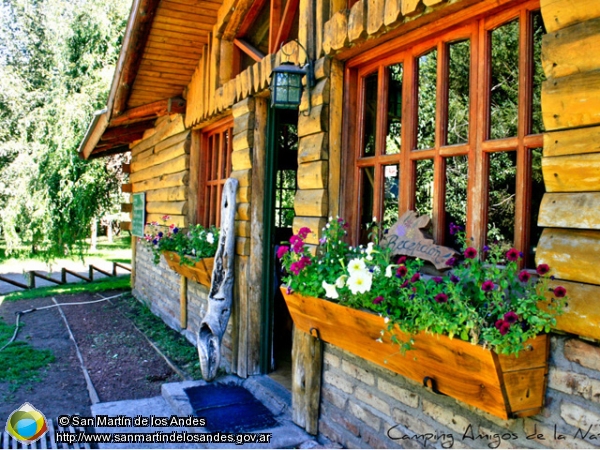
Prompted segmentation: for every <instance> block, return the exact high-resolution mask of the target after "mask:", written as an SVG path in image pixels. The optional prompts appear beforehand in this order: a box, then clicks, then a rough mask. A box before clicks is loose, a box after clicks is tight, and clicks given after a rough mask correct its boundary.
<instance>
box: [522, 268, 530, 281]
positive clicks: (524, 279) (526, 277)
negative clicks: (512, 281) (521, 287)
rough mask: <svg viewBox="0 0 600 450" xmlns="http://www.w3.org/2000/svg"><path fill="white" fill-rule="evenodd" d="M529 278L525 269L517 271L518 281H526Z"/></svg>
mask: <svg viewBox="0 0 600 450" xmlns="http://www.w3.org/2000/svg"><path fill="white" fill-rule="evenodd" d="M530 278H531V275H530V274H529V272H527V271H526V270H521V271H520V272H519V281H521V282H522V283H527V282H528V281H529V279H530Z"/></svg>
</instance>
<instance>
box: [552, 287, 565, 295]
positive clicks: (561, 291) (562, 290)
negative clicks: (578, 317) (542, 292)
mask: <svg viewBox="0 0 600 450" xmlns="http://www.w3.org/2000/svg"><path fill="white" fill-rule="evenodd" d="M565 295H567V290H566V289H565V288H564V287H562V286H556V287H555V288H554V296H555V297H556V298H562V297H564V296H565Z"/></svg>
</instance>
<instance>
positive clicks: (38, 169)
mask: <svg viewBox="0 0 600 450" xmlns="http://www.w3.org/2000/svg"><path fill="white" fill-rule="evenodd" d="M128 10H129V5H128V4H126V3H125V2H120V1H119V0H107V1H100V0H76V1H74V2H73V1H65V0H3V3H2V4H1V7H0V15H1V18H2V22H1V24H0V85H1V88H2V89H0V180H1V181H0V212H1V219H0V220H1V222H0V223H1V226H2V228H3V232H4V236H5V238H6V241H7V246H8V249H9V251H11V250H14V249H16V248H17V247H19V246H23V245H26V246H27V247H28V248H29V249H30V252H33V253H36V254H38V255H40V256H42V257H43V258H45V259H52V258H54V257H59V256H64V255H66V254H70V253H73V251H75V250H77V253H79V254H80V255H82V254H83V249H84V247H83V239H84V238H85V237H87V236H88V235H89V231H88V230H89V227H90V223H91V220H92V218H94V217H98V216H99V215H101V214H102V213H103V212H104V211H106V210H107V209H109V208H110V207H111V206H112V204H113V203H114V202H115V198H116V197H115V195H114V194H115V193H116V192H118V182H117V175H118V174H116V173H115V172H114V170H109V169H108V167H107V166H108V164H107V161H106V160H95V161H84V160H81V159H80V158H79V157H78V155H77V154H76V151H77V148H78V146H79V143H80V141H81V138H82V137H83V135H84V133H85V130H86V129H87V126H88V124H89V123H90V121H91V118H92V114H93V111H94V110H96V109H99V108H101V107H102V106H103V105H105V104H106V99H107V93H108V89H109V86H110V81H111V79H112V74H113V73H114V65H115V63H116V60H117V58H118V52H119V49H120V46H121V39H122V35H123V32H124V29H125V24H126V14H127V11H128ZM112 166H114V164H112Z"/></svg>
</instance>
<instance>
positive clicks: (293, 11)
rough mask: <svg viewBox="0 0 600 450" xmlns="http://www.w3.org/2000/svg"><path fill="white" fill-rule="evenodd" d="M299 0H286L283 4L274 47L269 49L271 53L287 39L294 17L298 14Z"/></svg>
mask: <svg viewBox="0 0 600 450" xmlns="http://www.w3.org/2000/svg"><path fill="white" fill-rule="evenodd" d="M299 3H300V0H288V2H287V3H286V5H285V9H284V10H283V17H282V18H281V26H280V27H279V31H278V32H277V37H276V38H275V42H274V45H275V47H274V49H271V53H275V52H276V51H277V50H279V47H280V46H281V44H283V43H284V42H286V41H287V40H288V37H289V36H290V31H291V30H292V26H293V25H294V19H295V18H296V15H297V14H298V5H299Z"/></svg>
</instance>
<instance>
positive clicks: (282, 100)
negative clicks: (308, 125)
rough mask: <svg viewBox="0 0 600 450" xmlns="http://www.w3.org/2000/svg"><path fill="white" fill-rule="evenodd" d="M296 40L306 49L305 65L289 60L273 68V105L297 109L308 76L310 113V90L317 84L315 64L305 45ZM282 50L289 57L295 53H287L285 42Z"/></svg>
mask: <svg viewBox="0 0 600 450" xmlns="http://www.w3.org/2000/svg"><path fill="white" fill-rule="evenodd" d="M291 42H294V41H291ZM295 42H296V43H297V44H298V48H301V49H302V50H303V51H304V54H305V55H306V63H305V64H304V66H300V65H295V64H293V63H291V62H290V61H289V60H288V61H286V62H283V63H281V64H280V65H279V66H277V67H275V68H274V69H273V71H272V72H271V85H270V89H271V106H272V107H273V108H279V109H297V108H298V107H299V106H300V103H301V100H302V78H303V77H305V76H306V94H307V100H308V112H307V113H306V115H308V114H310V109H311V98H310V97H311V95H310V94H311V92H310V90H311V89H312V87H313V86H314V85H315V74H314V65H313V62H312V61H311V59H310V57H309V56H308V52H307V51H306V49H305V48H304V46H303V45H302V44H301V43H300V42H299V41H298V40H295ZM280 50H281V52H282V53H283V54H284V55H285V56H287V57H288V58H289V57H290V56H292V54H293V53H289V54H288V53H286V51H285V49H284V46H283V43H282V44H281V47H280Z"/></svg>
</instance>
